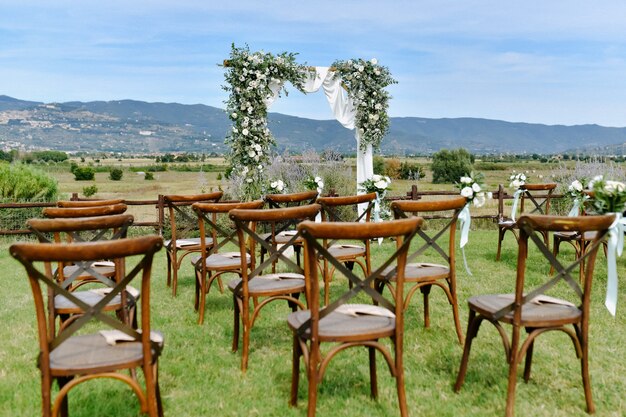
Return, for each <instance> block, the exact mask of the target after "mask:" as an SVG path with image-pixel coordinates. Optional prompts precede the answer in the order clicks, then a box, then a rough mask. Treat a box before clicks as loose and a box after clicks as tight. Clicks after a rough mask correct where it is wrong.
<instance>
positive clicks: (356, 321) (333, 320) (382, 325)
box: [287, 310, 396, 342]
mask: <svg viewBox="0 0 626 417" xmlns="http://www.w3.org/2000/svg"><path fill="white" fill-rule="evenodd" d="M310 317H311V312H310V311H309V310H299V311H296V312H294V313H291V314H290V315H289V317H287V323H288V324H289V327H290V328H291V329H292V330H297V329H298V328H299V327H300V326H301V325H302V324H303V323H304V322H306V321H307V320H308V319H309V318H310ZM395 326H396V319H395V318H394V317H386V316H379V315H368V314H359V315H350V314H345V313H340V312H337V311H332V312H331V313H330V314H328V315H327V316H326V317H324V318H322V319H320V321H319V336H320V340H321V341H336V342H338V341H363V340H372V339H379V338H383V337H389V336H391V335H393V334H394V332H395ZM302 337H305V338H309V337H310V330H307V331H306V332H305V333H304V334H303V335H302Z"/></svg>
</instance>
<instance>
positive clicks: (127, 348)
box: [9, 236, 163, 417]
mask: <svg viewBox="0 0 626 417" xmlns="http://www.w3.org/2000/svg"><path fill="white" fill-rule="evenodd" d="M162 242H163V241H162V239H161V238H160V237H159V236H146V237H141V238H136V239H123V240H116V241H108V242H89V243H75V244H58V245H51V244H42V243H17V244H14V245H11V247H10V248H9V252H10V253H11V255H12V256H13V257H14V258H15V259H17V260H18V261H19V262H20V263H22V265H23V266H24V267H25V268H26V271H27V274H28V279H29V282H30V285H31V288H32V292H33V297H34V301H35V309H36V313H37V331H38V335H39V356H38V360H37V366H38V367H39V369H40V371H41V394H42V416H44V417H49V416H53V417H55V416H57V415H59V414H61V415H63V416H67V415H68V402H69V401H68V393H69V391H70V390H71V389H72V388H74V387H75V386H77V385H79V384H81V383H83V382H86V381H89V380H92V379H95V378H105V377H106V378H113V379H116V380H119V381H122V382H124V383H126V384H128V385H129V386H130V387H131V388H132V390H133V392H134V393H135V394H136V395H137V398H138V399H139V403H140V408H141V411H142V412H143V413H147V414H148V415H150V416H151V417H156V416H162V415H163V409H162V406H161V398H160V393H159V383H158V373H157V359H158V357H159V355H160V354H161V351H162V349H163V337H162V335H160V334H158V333H157V332H154V331H151V325H150V273H151V266H152V259H153V256H154V253H155V252H156V251H158V250H159V249H160V248H161V246H162ZM130 256H134V257H135V258H133V259H134V260H136V262H137V264H136V266H135V267H133V268H127V270H128V271H130V272H129V273H128V274H127V275H124V276H122V272H121V271H122V270H124V269H123V268H120V269H118V270H117V271H118V274H119V276H118V277H116V280H115V282H116V284H115V286H114V287H113V288H112V290H111V292H110V293H109V294H108V295H107V296H106V297H104V298H103V299H102V300H100V301H99V302H98V303H96V304H95V305H92V304H88V303H85V302H83V301H82V300H81V299H80V298H78V297H76V296H75V293H72V292H69V291H68V290H67V289H66V288H64V287H63V286H61V285H59V283H58V282H57V281H56V280H55V279H54V278H53V277H51V276H50V275H49V273H48V272H47V271H46V268H45V264H47V263H56V262H73V263H77V264H85V265H88V264H90V263H91V262H93V261H97V260H99V259H102V258H104V257H111V258H114V259H119V260H120V262H124V260H125V259H126V258H128V257H130ZM137 256H140V258H137ZM128 262H130V260H129V261H128ZM136 277H139V279H140V281H141V289H142V294H143V296H142V298H141V322H140V326H139V330H135V329H133V328H131V327H130V326H129V325H128V324H125V323H123V322H120V321H119V320H117V319H115V318H113V317H111V316H110V315H108V314H106V313H105V312H104V310H105V308H106V306H107V305H108V303H109V302H110V301H111V300H113V299H114V298H115V297H118V296H120V294H122V293H123V292H124V289H125V288H126V286H127V285H128V284H130V282H131V281H132V280H133V279H134V278H136ZM42 286H43V287H47V288H49V289H50V290H51V292H52V293H58V294H61V295H63V296H64V297H66V298H67V299H68V300H69V301H71V302H72V303H74V304H75V305H76V306H78V307H79V308H80V309H81V310H82V312H83V314H82V315H81V318H80V319H78V320H76V321H74V322H73V323H72V324H71V325H70V326H68V327H66V328H64V329H62V330H60V331H59V333H58V334H54V333H50V332H49V331H48V326H47V322H48V319H47V318H46V315H47V313H48V310H47V308H46V305H45V304H46V303H45V301H44V297H43V294H42V293H43V288H42ZM93 320H97V321H99V322H100V323H101V324H102V325H106V326H107V327H108V328H113V329H115V330H117V331H118V332H119V333H121V334H122V335H124V336H127V337H128V340H129V341H128V342H123V343H117V344H114V345H111V344H109V343H107V339H106V338H105V337H104V335H103V334H101V333H88V334H85V331H81V332H80V334H79V333H78V331H79V330H84V328H83V326H84V325H85V324H86V323H88V322H90V323H93ZM140 331H141V332H140ZM105 334H106V333H105ZM151 336H152V337H151ZM152 339H153V340H152ZM136 368H141V369H142V371H143V374H144V378H143V379H144V381H145V383H144V384H145V385H144V387H142V385H140V384H139V383H138V381H137V380H136V379H135V378H132V377H130V376H128V375H127V374H126V373H121V372H119V371H124V370H129V371H133V370H134V369H136ZM54 381H57V383H58V385H59V391H58V394H57V395H56V398H54V401H53V398H52V397H53V394H52V385H53V383H54ZM129 399H130V398H129ZM86 400H87V401H89V398H87V399H86ZM94 407H97V408H98V409H100V408H102V407H106V404H98V405H97V406H94Z"/></svg>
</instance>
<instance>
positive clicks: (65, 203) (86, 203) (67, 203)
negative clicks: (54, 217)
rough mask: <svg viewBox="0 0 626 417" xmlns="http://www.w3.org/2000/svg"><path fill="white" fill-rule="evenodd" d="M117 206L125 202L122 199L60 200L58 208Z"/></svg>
mask: <svg viewBox="0 0 626 417" xmlns="http://www.w3.org/2000/svg"><path fill="white" fill-rule="evenodd" d="M116 204H124V200H123V199H121V198H116V199H110V200H60V201H57V207H64V208H81V207H101V206H113V205H116Z"/></svg>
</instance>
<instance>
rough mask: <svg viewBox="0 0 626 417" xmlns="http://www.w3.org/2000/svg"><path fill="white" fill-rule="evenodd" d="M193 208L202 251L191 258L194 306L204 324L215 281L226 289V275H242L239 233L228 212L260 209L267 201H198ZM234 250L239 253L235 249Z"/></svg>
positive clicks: (247, 262)
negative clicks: (227, 247)
mask: <svg viewBox="0 0 626 417" xmlns="http://www.w3.org/2000/svg"><path fill="white" fill-rule="evenodd" d="M191 207H192V209H193V210H194V211H195V212H196V214H197V215H198V229H199V230H200V238H199V241H200V253H198V254H197V255H194V256H193V257H192V258H191V263H192V264H193V266H194V271H195V275H196V296H195V302H194V307H195V309H196V310H197V311H198V312H199V314H198V324H202V323H204V312H205V305H206V295H207V294H208V292H209V290H210V289H211V284H213V281H215V280H217V283H218V285H219V288H220V291H223V287H222V281H221V276H222V275H223V274H227V273H235V274H238V275H240V276H241V273H242V262H241V260H240V259H239V251H238V249H239V242H238V241H237V238H236V236H237V232H236V229H235V227H234V226H233V225H232V222H231V221H230V220H229V219H227V216H228V212H229V211H230V210H233V209H236V208H245V209H251V210H257V209H260V208H261V207H263V201H261V200H257V201H251V202H246V203H194V204H192V206H191ZM224 220H225V221H224ZM229 243H230V244H231V245H232V248H231V250H232V251H230V252H229V251H224V249H226V248H225V246H226V245H228V244H229ZM234 250H236V252H233V251H234ZM220 251H221V252H220ZM245 262H246V264H247V265H249V264H250V262H251V258H250V256H249V255H247V256H246V259H245ZM244 269H245V268H244Z"/></svg>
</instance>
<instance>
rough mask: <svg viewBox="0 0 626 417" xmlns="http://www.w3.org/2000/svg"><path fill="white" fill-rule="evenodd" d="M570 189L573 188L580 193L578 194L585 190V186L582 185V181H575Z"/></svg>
mask: <svg viewBox="0 0 626 417" xmlns="http://www.w3.org/2000/svg"><path fill="white" fill-rule="evenodd" d="M570 187H571V188H572V189H573V190H576V191H578V192H581V191H582V190H583V185H582V183H581V182H580V181H578V180H575V181H574V182H572V184H571V185H570Z"/></svg>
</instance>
